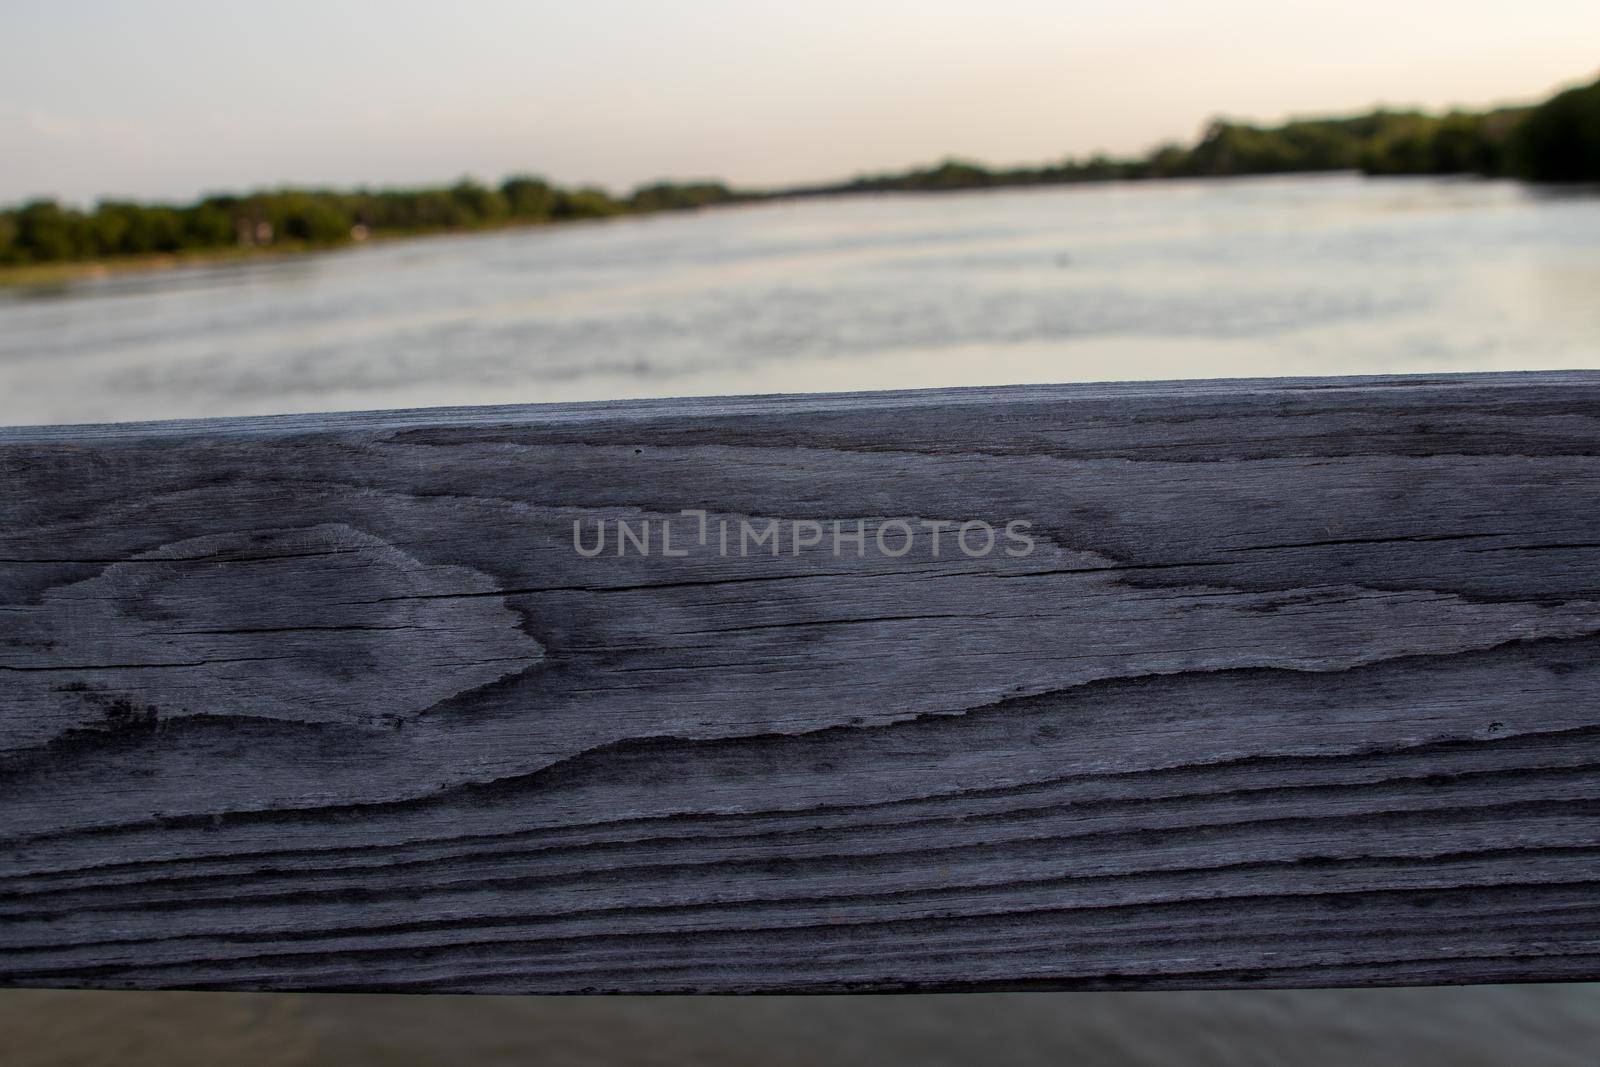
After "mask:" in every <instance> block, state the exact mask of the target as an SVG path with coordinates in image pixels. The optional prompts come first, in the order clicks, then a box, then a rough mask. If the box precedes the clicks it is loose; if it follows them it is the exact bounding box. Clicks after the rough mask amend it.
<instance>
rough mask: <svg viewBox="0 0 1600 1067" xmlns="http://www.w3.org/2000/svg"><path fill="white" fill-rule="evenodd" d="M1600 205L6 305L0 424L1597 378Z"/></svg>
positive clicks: (1273, 203)
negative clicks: (1348, 379)
mask: <svg viewBox="0 0 1600 1067" xmlns="http://www.w3.org/2000/svg"><path fill="white" fill-rule="evenodd" d="M1597 293H1600V196H1594V195H1565V196H1553V195H1549V194H1535V193H1532V192H1529V191H1527V190H1526V189H1523V188H1521V187H1518V186H1515V185H1511V184H1504V183H1484V182H1465V181H1449V180H1440V181H1434V180H1416V179H1393V180H1383V181H1363V180H1361V179H1359V178H1356V177H1353V176H1336V177H1313V178H1294V179H1272V180H1246V181H1228V182H1172V183H1163V184H1142V185H1141V184H1128V185H1110V186H1090V187H1080V188H1061V189H1045V190H1029V191H1010V192H996V193H971V194H961V195H956V196H898V197H861V198H853V199H844V200H830V201H814V202H807V203H791V204H773V205H762V206H757V207H748V208H740V209H735V210H725V211H718V212H711V213H705V214H696V215H675V216H669V217H656V218H647V219H627V220H620V221H614V222H607V223H601V224H593V225H582V226H573V227H562V228H551V229H543V230H523V231H515V232H506V233H499V234H494V235H488V236H474V237H463V238H434V239H428V240H421V241H412V242H405V243H396V244H388V245H382V246H375V247H367V248H360V249H355V250H352V251H348V252H341V253H338V254H331V255H322V256H316V257H304V258H299V259H293V260H288V261H280V262H274V263H253V264H245V265H231V266H227V267H224V268H214V269H206V270H188V271H181V272H167V273H161V274H151V275H143V276H138V277H122V278H113V279H107V280H101V281H97V282H91V283H86V284H81V285H75V286H69V287H65V288H60V289H55V290H50V291H39V290H35V291H31V292H21V293H17V292H13V293H9V294H0V424H4V423H12V424H15V423H37V422H51V421H62V422H73V421H90V420H110V419H138V418H158V417H169V416H190V415H223V414H244V413H262V412H284V411H313V410H329V409H340V408H352V407H355V408H372V407H401V406H420V405H431V404H454V403H490V402H507V401H539V400H569V399H603V398H611V397H624V396H650V395H654V396H662V395H677V394H698V393H747V392H771V391H818V390H837V389H876V388H894V387H916V386H938V385H961V384H993V383H1001V382H1040V381H1078V380H1103V379H1119V378H1184V377H1218V376H1232V375H1253V374H1339V373H1362V372H1398V371H1436V370H1444V369H1448V370H1486V369H1513V368H1539V367H1543V368H1554V367H1584V366H1589V367H1592V366H1597V365H1600V299H1597V298H1596V294H1597Z"/></svg>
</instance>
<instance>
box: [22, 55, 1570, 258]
mask: <svg viewBox="0 0 1600 1067" xmlns="http://www.w3.org/2000/svg"><path fill="white" fill-rule="evenodd" d="M1337 170H1360V171H1362V172H1364V173H1367V174H1479V175H1485V176H1494V177H1512V178H1520V179H1523V180H1526V181H1534V182H1586V181H1587V182H1600V81H1597V82H1595V83H1594V84H1593V85H1589V86H1585V87H1582V88H1577V89H1570V90H1568V91H1566V92H1563V93H1560V94H1558V95H1556V96H1555V97H1553V98H1551V99H1550V100H1547V101H1545V102H1544V103H1542V104H1539V105H1538V106H1535V107H1529V108H1509V109H1502V110H1498V111H1491V112H1486V113H1469V112H1452V113H1451V114H1448V115H1442V116H1441V115H1426V114H1422V113H1420V112H1399V111H1376V112H1373V113H1371V114H1368V115H1359V116H1355V117H1353V118H1333V119H1304V120H1298V121H1293V122H1288V123H1284V124H1283V125H1280V126H1272V127H1263V126H1254V125H1249V124H1245V123H1237V122H1228V121H1222V120H1219V121H1216V122H1213V123H1212V124H1211V125H1210V126H1209V127H1208V128H1207V130H1206V131H1205V133H1204V135H1203V136H1202V137H1201V138H1200V140H1199V142H1197V143H1196V144H1194V145H1192V146H1188V147H1185V146H1182V145H1176V144H1170V145H1163V146H1161V147H1160V148H1157V149H1155V150H1154V151H1152V152H1150V153H1148V154H1147V155H1145V156H1143V157H1141V158H1138V159H1121V160H1119V159H1113V158H1110V157H1107V156H1104V155H1101V156H1095V157H1093V158H1091V159H1088V160H1083V161H1078V160H1071V159H1069V160H1066V161H1063V162H1061V163H1058V164H1051V165H1047V166H1043V167H1031V168H1029V167H1024V168H1017V169H1011V170H990V169H987V168H985V167H983V166H980V165H978V164H976V163H968V162H961V161H956V160H951V161H946V162H944V163H941V164H939V165H937V166H933V167H924V168H918V169H914V170H909V171H904V172H901V173H898V174H886V175H878V176H872V177H862V178H857V179H854V180H852V181H849V182H845V183H843V184H837V185H827V186H814V187H809V188H796V189H784V190H773V191H766V192H748V191H747V192H737V191H734V190H732V189H729V188H728V187H727V186H725V185H722V184H719V183H716V182H693V183H658V184H654V185H647V186H642V187H640V188H638V189H636V190H634V191H633V193H632V194H630V195H628V196H625V197H613V196H612V195H611V194H610V193H608V192H606V191H605V190H603V189H596V188H581V189H563V188H560V187H557V186H554V185H551V184H550V183H548V182H546V181H545V180H543V179H541V178H536V177H528V176H516V177H511V178H507V179H506V180H505V181H503V182H501V183H500V184H499V185H498V186H488V185H483V184H481V183H479V182H476V181H472V180H462V181H460V182H457V183H456V184H455V185H452V186H449V187H446V188H433V189H384V190H365V189H360V190H356V191H354V192H341V191H337V190H327V189H284V190H279V191H276V192H261V193H255V194H252V195H249V196H211V197H206V198H205V199H203V200H201V201H199V202H198V203H195V204H188V205H182V206H177V205H162V204H154V205H151V204H136V203H130V202H127V201H104V202H102V203H100V204H99V205H98V206H96V207H95V208H94V210H92V211H78V210H74V209H72V208H70V207H65V206H62V205H61V204H58V203H56V202H55V201H53V200H39V201H35V202H33V203H29V204H24V205H22V206H21V207H18V208H14V209H11V210H5V211H0V265H16V264H34V263H53V262H62V261H72V260H88V259H101V258H109V257H116V256H132V255H141V254H150V253H182V252H190V251H196V252H210V251H217V250H221V249H228V248H240V247H242V248H247V249H248V248H258V247H278V248H298V247H308V248H309V247H327V246H332V245H338V244H343V243H347V242H350V241H359V240H364V239H366V238H369V237H374V236H381V235H403V234H416V233H428V232H435V231H441V230H473V229H488V228H492V227H498V226H507V225H533V224H541V223H553V222H562V221H566V220H571V219H594V218H604V217H607V216H611V215H622V214H637V213H647V212H658V211H675V210H684V209H691V208H699V207H706V206H709V205H713V204H725V203H730V202H734V201H748V200H766V199H777V198H785V197H799V196H820V195H838V194H843V193H858V192H885V191H894V190H913V191H940V190H948V189H978V188H990V187H998V186H1018V185H1046V184H1062V183H1069V182H1087V181H1106V180H1111V179H1150V178H1185V177H1222V176H1228V175H1244V174H1290V173H1299V172H1308V171H1337Z"/></svg>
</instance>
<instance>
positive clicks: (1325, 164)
mask: <svg viewBox="0 0 1600 1067" xmlns="http://www.w3.org/2000/svg"><path fill="white" fill-rule="evenodd" d="M1340 170H1359V171H1362V172H1364V173H1366V174H1375V175H1377V174H1478V175H1483V176H1486V177H1509V178H1520V179H1523V180H1526V181H1535V182H1580V181H1594V182H1600V82H1596V83H1595V84H1593V85H1590V86H1586V87H1584V88H1579V89H1571V90H1568V91H1566V92H1563V93H1560V94H1559V95H1557V96H1555V97H1553V98H1552V99H1550V100H1548V101H1546V102H1545V103H1543V104H1540V105H1538V106H1536V107H1528V108H1504V109H1501V110H1497V111H1491V112H1486V113H1471V112H1452V113H1450V114H1448V115H1427V114H1423V113H1420V112H1409V111H1375V112H1372V113H1371V114H1368V115H1358V116H1355V117H1352V118H1330V119H1302V120H1297V121H1293V122H1287V123H1284V124H1283V125H1280V126H1271V127H1264V126H1254V125H1250V124H1246V123H1238V122H1228V121H1224V120H1218V121H1215V122H1213V123H1212V124H1211V125H1210V126H1209V127H1208V128H1207V129H1206V131H1205V133H1204V135H1203V136H1202V137H1201V138H1200V140H1199V142H1198V143H1196V144H1194V145H1192V146H1188V147H1185V146H1182V145H1176V144H1169V145H1163V146H1161V147H1159V148H1157V149H1155V150H1154V151H1152V152H1150V153H1149V154H1147V155H1145V156H1143V157H1140V158H1137V159H1113V158H1110V157H1108V156H1104V155H1100V156H1095V157H1093V158H1090V159H1087V160H1073V159H1068V160H1065V161H1063V162H1061V163H1057V164H1050V165H1046V166H1042V167H1022V168H1016V169H1011V170H989V169H987V168H985V167H983V166H981V165H979V164H976V163H970V162H965V161H961V160H947V161H946V162H944V163H941V164H938V165H937V166H932V167H924V168H919V169H916V170H910V171H904V172H901V173H898V174H884V175H875V176H871V177H862V178H857V179H855V180H854V181H851V182H848V183H846V184H845V185H842V186H822V187H815V188H809V189H800V190H793V192H794V193H796V194H802V195H823V194H831V193H838V192H886V191H893V190H908V191H923V192H937V191H939V190H944V189H975V188H985V187H1002V186H1018V185H1054V184H1062V183H1069V182H1085V181H1105V180H1108V179H1123V180H1134V179H1144V178H1211V177H1227V176H1233V175H1245V174H1294V173H1305V172H1312V171H1340Z"/></svg>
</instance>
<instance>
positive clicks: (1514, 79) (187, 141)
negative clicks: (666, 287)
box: [0, 0, 1600, 202]
mask: <svg viewBox="0 0 1600 1067" xmlns="http://www.w3.org/2000/svg"><path fill="white" fill-rule="evenodd" d="M1597 46H1600V3H1597V2H1596V0H1521V2H1519V3H1515V4H1510V3H1507V2H1506V0H1420V2H1407V0H1338V2H1320V0H1319V2H1297V0H1209V2H1189V3H1178V2H1158V0H1146V2H1140V0H1094V2H1088V3H1082V2H1070V0H1054V2H1051V0H977V2H974V0H967V2H960V3H957V2H953V0H914V2H900V0H786V2H783V3H777V2H771V0H559V2H556V3H547V2H544V0H521V2H514V0H449V2H445V0H434V2H431V3H413V2H407V0H347V2H341V0H312V2H305V0H273V2H262V0H255V2H251V3H238V2H232V0H204V2H198V0H196V2H190V0H164V2H163V0H147V2H144V3H110V2H104V0H99V2H91V0H0V50H3V56H4V59H3V61H0V202H12V201H16V200H19V199H21V198H23V197H25V196H29V195H35V194H48V195H55V196H60V197H64V198H66V199H68V200H72V201H76V202H88V201H91V200H93V199H95V198H97V197H99V196H105V195H119V196H136V197H140V198H174V199H186V198H189V197H191V196H193V195H195V194H197V193H199V192H202V191H216V190H241V189H249V188H258V187H262V186H272V185H279V184H284V183H293V184H334V185H341V186H344V185H354V184H359V183H367V184H373V185H383V184H400V183H440V182H447V181H450V180H453V179H454V178H456V177H458V176H460V175H463V174H472V175H475V176H477V177H480V178H483V179H485V180H489V181H498V180H499V179H500V178H501V177H503V176H504V175H505V174H507V173H509V172H513V171H532V172H535V173H541V174H545V175H547V176H548V177H550V178H552V179H554V180H556V181H558V182H562V183H574V184H576V183H582V182H594V183H599V184H602V185H605V186H608V187H610V188H613V189H615V190H619V191H620V190H623V189H626V188H629V187H631V186H633V185H635V184H637V183H639V182H642V181H646V180H651V179H656V178H693V177H720V178H724V179H727V180H729V181H731V182H734V183H736V184H745V185H776V184H785V183H791V182H805V181H815V180H825V179H835V178H843V177H849V176H851V175H854V174H857V173H862V172H870V171H874V170H884V169H897V168H900V167H903V166H906V165H908V164H914V163H923V162H931V161H936V160H938V159H942V158H944V157H946V156H950V155H955V156H962V157H967V158H974V159H978V160H982V161H985V162H988V163H993V164H1014V163H1024V162H1028V163H1032V162H1041V161H1046V160H1054V159H1059V158H1061V157H1062V156H1064V155H1067V154H1078V155H1085V154H1088V153H1091V152H1094V151H1096V150H1101V149H1104V150H1107V151H1110V152H1113V153H1133V152H1139V151H1143V150H1144V149H1146V148H1148V147H1150V146H1151V145H1153V144H1155V143H1157V142H1160V141H1163V140H1170V139H1183V140H1188V139H1190V138H1192V137H1193V136H1194V134H1195V133H1196V131H1197V130H1198V129H1199V128H1200V127H1201V126H1202V124H1203V123H1204V122H1205V120H1206V119H1207V118H1208V117H1210V116H1212V115H1217V114H1226V115H1230V116H1236V117H1242V118H1252V119H1259V120H1276V119H1280V118H1283V117H1284V116H1287V115H1291V114H1305V113H1328V112H1348V111H1356V110H1361V109H1365V108H1369V107H1371V106H1373V105H1376V104H1380V103H1386V104H1390V105H1395V106H1408V105H1414V106H1425V107H1429V108H1443V107H1448V106H1451V105H1465V106H1474V107H1477V106H1483V105H1489V104H1495V103H1502V102H1517V101H1526V100H1533V99H1538V98H1540V97H1542V96H1544V95H1546V94H1547V93H1548V92H1550V91H1551V90H1553V89H1555V88H1557V87H1559V86H1561V85H1564V84H1567V83H1571V82H1575V81H1579V80H1587V79H1589V78H1592V77H1594V76H1595V74H1596V73H1597V72H1600V47H1597Z"/></svg>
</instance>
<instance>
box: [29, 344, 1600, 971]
mask: <svg viewBox="0 0 1600 1067" xmlns="http://www.w3.org/2000/svg"><path fill="white" fill-rule="evenodd" d="M986 529H987V530H988V531H989V534H990V537H989V540H988V542H987V545H986V543H985V534H984V531H985V530H986ZM602 530H604V531H606V537H607V540H605V541H604V543H603V547H600V548H599V549H598V550H596V546H597V544H600V542H599V541H598V538H599V537H600V536H601V531H602ZM624 530H625V531H626V532H625V533H624ZM935 534H937V535H938V538H939V540H938V542H937V548H936V547H935V540H934V535H935ZM575 535H576V537H575ZM980 548H983V549H984V551H981V552H980V551H977V550H978V549H980ZM902 549H903V551H902ZM619 553H620V554H619ZM1597 563H1600V374H1596V373H1579V372H1572V373H1567V372H1560V373H1540V374H1506V375H1477V376H1472V375H1468V376H1439V377H1429V378H1413V377H1394V378H1367V379H1284V380H1258V381H1244V380H1241V381H1221V382H1182V383H1155V384H1128V385H1103V386H1102V385H1095V386H1060V387H1016V388H1002V389H979V390H953V391H935V392H921V393H885V394H863V395H848V396H795V397H768V398H756V399H733V400H724V399H716V400H678V401H645V402H631V403H618V404H602V405H563V406H538V407H516V408H476V409H463V410H445V409H441V410H433V411H412V412H391V413H373V414H357V415H319V416H293V417H284V418H271V419H239V420H224V421H214V422H191V423H165V424H150V425H138V426H99V427H55V428H45V429H12V430H0V983H3V984H8V985H22V986H105V987H139V988H165V987H186V988H219V989H330V990H331V989H339V990H396V991H405V990H411V991H485V992H516V991H527V992H578V991H628V992H650V991H720V992H739V991H779V990H783V991H812V990H815V991H827V990H903V989H917V990H965V989H997V988H1103V987H1173V986H1238V985H1332V984H1414V983H1433V982H1449V983H1456V982H1484V981H1507V980H1510V981H1517V980H1541V981H1543V980H1559V979H1577V978H1594V977H1596V976H1600V899H1597V897H1596V888H1597V886H1600V747H1597V746H1600V567H1597Z"/></svg>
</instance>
